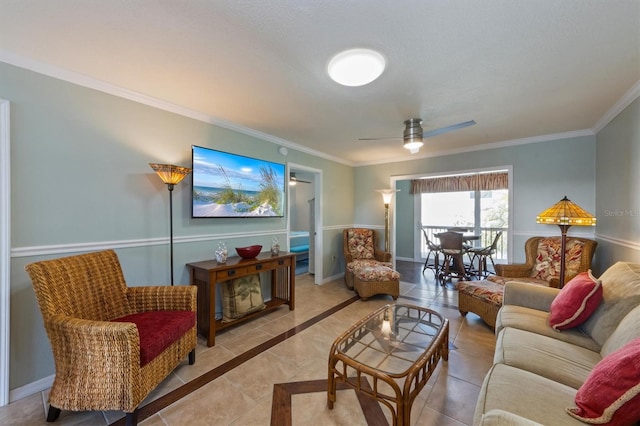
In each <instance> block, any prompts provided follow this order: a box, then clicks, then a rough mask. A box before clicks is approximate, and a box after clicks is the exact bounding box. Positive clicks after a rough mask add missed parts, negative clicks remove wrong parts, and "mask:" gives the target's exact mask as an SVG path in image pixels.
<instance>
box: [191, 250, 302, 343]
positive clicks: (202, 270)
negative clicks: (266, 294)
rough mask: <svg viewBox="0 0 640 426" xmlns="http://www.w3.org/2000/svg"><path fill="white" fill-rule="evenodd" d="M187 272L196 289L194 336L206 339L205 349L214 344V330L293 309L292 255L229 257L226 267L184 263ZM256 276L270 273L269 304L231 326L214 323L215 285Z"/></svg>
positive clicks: (293, 270) (211, 264)
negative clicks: (287, 308)
mask: <svg viewBox="0 0 640 426" xmlns="http://www.w3.org/2000/svg"><path fill="white" fill-rule="evenodd" d="M187 267H188V268H189V270H190V276H191V285H196V286H198V332H200V333H201V334H202V335H203V336H205V337H206V338H207V345H208V346H213V345H215V343H216V330H222V329H225V328H227V327H230V326H232V325H236V324H238V323H241V322H244V321H247V320H249V319H251V318H255V317H257V316H259V315H264V314H266V313H268V312H271V311H273V310H274V309H277V308H278V307H280V305H284V304H287V305H289V310H292V311H293V309H294V308H295V279H296V278H295V277H296V255H295V254H293V253H285V252H280V254H279V255H278V256H272V255H271V254H270V253H261V254H259V255H258V256H257V257H256V258H255V259H243V258H241V257H238V256H234V257H230V258H228V259H227V263H223V264H219V263H218V262H216V261H215V260H205V261H202V262H194V263H187ZM260 272H271V300H269V301H266V302H265V305H267V307H266V308H265V309H263V310H261V311H258V312H253V313H250V314H248V315H246V316H244V317H242V318H239V319H237V320H234V321H231V322H222V320H216V291H215V289H216V284H218V283H221V282H224V281H228V280H232V279H235V278H240V277H244V276H246V275H251V274H256V273H260Z"/></svg>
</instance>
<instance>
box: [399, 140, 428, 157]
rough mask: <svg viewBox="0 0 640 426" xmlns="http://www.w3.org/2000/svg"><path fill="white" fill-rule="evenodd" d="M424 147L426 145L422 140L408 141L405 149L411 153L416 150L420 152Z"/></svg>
mask: <svg viewBox="0 0 640 426" xmlns="http://www.w3.org/2000/svg"><path fill="white" fill-rule="evenodd" d="M422 145H424V143H422V141H421V140H416V139H413V140H407V141H405V142H404V147H405V148H406V149H408V150H409V151H412V150H414V149H415V150H419V149H420V148H421V147H422ZM416 152H417V151H416ZM411 153H412V154H413V152H411Z"/></svg>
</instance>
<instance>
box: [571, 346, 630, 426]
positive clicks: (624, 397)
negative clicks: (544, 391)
mask: <svg viewBox="0 0 640 426" xmlns="http://www.w3.org/2000/svg"><path fill="white" fill-rule="evenodd" d="M575 403H576V405H577V407H571V408H567V412H568V413H569V415H571V416H572V417H575V418H576V419H578V420H580V421H582V422H585V423H592V424H607V425H620V426H622V425H632V424H634V423H635V422H638V421H640V338H637V339H635V340H632V341H631V342H629V343H627V344H626V345H625V346H623V347H622V348H620V349H618V350H617V351H615V352H612V353H610V354H609V355H607V356H606V357H604V358H603V359H602V360H601V361H600V362H599V363H597V364H596V366H595V367H594V368H593V370H592V371H591V373H590V374H589V376H588V377H587V380H585V382H584V383H583V384H582V386H580V389H578V393H577V394H576V399H575Z"/></svg>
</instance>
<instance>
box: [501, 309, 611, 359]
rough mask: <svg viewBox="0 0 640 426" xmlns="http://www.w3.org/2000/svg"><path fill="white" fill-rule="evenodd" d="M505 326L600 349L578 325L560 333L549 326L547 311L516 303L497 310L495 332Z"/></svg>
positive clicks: (597, 350)
mask: <svg viewBox="0 0 640 426" xmlns="http://www.w3.org/2000/svg"><path fill="white" fill-rule="evenodd" d="M507 327H513V328H518V329H520V330H526V331H530V332H532V333H537V334H542V335H544V336H549V337H553V338H554V339H557V340H560V341H563V342H567V343H572V344H574V345H578V346H582V347H583V348H587V349H590V350H592V351H595V352H599V351H600V349H601V345H599V344H597V343H596V342H595V341H594V340H593V339H592V338H591V337H589V336H588V335H587V334H586V333H585V332H584V331H582V330H581V329H580V328H579V327H577V328H572V329H570V330H565V331H563V332H562V333H559V332H557V331H555V330H554V329H552V328H551V327H549V313H548V312H545V311H539V310H537V309H531V308H525V307H522V306H517V305H504V306H503V307H502V308H500V311H498V317H497V318H496V332H498V331H500V330H502V329H503V328H507Z"/></svg>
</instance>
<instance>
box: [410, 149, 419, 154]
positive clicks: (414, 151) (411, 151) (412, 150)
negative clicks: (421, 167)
mask: <svg viewBox="0 0 640 426" xmlns="http://www.w3.org/2000/svg"><path fill="white" fill-rule="evenodd" d="M419 151H420V148H411V149H410V150H409V152H410V153H412V154H417V153H418V152H419Z"/></svg>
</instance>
